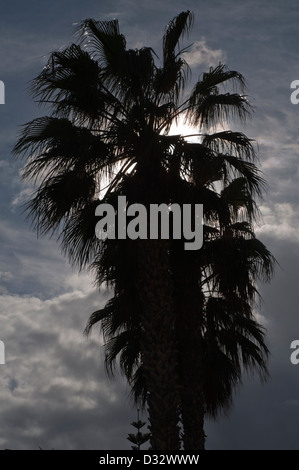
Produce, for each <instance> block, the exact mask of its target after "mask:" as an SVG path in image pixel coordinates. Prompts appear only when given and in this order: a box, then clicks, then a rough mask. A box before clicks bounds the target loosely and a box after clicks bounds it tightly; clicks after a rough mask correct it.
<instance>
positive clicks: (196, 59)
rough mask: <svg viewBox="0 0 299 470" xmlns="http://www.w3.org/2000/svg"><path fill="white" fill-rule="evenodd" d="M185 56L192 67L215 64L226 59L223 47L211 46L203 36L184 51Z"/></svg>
mask: <svg viewBox="0 0 299 470" xmlns="http://www.w3.org/2000/svg"><path fill="white" fill-rule="evenodd" d="M184 58H185V60H186V61H187V63H188V64H189V65H190V67H197V66H198V65H202V64H205V65H208V66H215V65H218V64H219V62H224V61H225V54H224V52H223V51H222V50H221V49H212V48H210V47H209V46H208V45H207V43H206V40H205V39H204V38H202V39H201V40H200V41H195V42H194V43H193V44H192V46H191V47H190V49H189V50H187V51H186V52H185V53H184Z"/></svg>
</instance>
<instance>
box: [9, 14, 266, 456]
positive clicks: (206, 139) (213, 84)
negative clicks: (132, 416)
mask: <svg viewBox="0 0 299 470" xmlns="http://www.w3.org/2000/svg"><path fill="white" fill-rule="evenodd" d="M192 22H193V16H192V14H191V12H190V11H186V12H182V13H180V14H179V15H178V16H176V17H175V18H174V19H173V20H172V21H171V22H170V23H169V24H168V26H167V28H166V31H165V34H164V37H163V57H162V60H161V62H160V63H159V62H158V59H157V56H156V55H155V53H154V51H153V50H152V49H151V48H149V47H143V48H141V49H134V50H133V49H127V48H126V40H125V37H124V36H123V35H122V34H121V33H120V31H119V25H118V22H117V21H116V20H113V21H104V22H103V21H95V20H93V19H87V20H85V21H83V22H82V23H81V25H80V27H79V29H78V41H79V44H72V45H71V46H69V47H67V48H66V49H64V50H63V51H60V52H54V53H52V54H51V56H50V59H49V61H48V64H47V65H46V67H45V68H44V69H43V71H42V72H41V74H40V75H39V76H38V77H37V78H36V79H35V80H34V81H33V83H32V93H33V95H34V97H35V98H37V99H38V100H39V102H40V103H41V104H46V105H48V106H49V108H50V110H51V111H50V113H49V115H48V116H45V117H41V118H37V119H34V120H33V121H31V122H30V123H28V124H26V125H25V126H24V129H23V131H22V134H21V136H20V139H19V141H18V142H17V144H16V146H15V152H16V153H17V154H23V155H27V163H26V165H25V168H24V178H26V179H30V178H31V179H33V180H35V181H36V182H38V184H39V186H38V189H37V191H36V192H35V194H34V195H33V197H32V199H31V200H30V201H29V203H28V206H27V208H28V214H29V217H30V218H31V220H32V222H33V225H34V226H35V228H36V229H37V230H38V233H40V234H42V235H44V234H46V233H50V234H55V235H57V237H58V239H59V240H60V242H61V246H62V249H63V251H64V253H65V254H66V256H67V257H68V258H69V260H70V261H71V263H73V264H74V265H76V266H78V267H79V269H84V268H86V267H88V266H90V265H92V266H93V267H94V268H95V270H96V271H95V272H96V276H97V281H98V284H99V285H100V284H101V283H103V282H106V283H108V284H109V285H110V286H111V287H112V288H113V289H114V295H113V297H112V299H111V300H110V301H109V302H108V304H107V306H106V307H105V309H104V310H103V311H100V312H95V314H93V315H92V317H91V319H90V322H89V325H88V329H90V327H91V326H92V325H93V324H94V323H95V322H96V321H98V320H101V321H102V322H103V328H104V331H106V333H107V335H106V336H107V338H108V345H107V354H108V355H107V363H108V364H109V361H110V360H112V363H113V359H114V357H115V351H116V350H118V351H119V352H121V364H122V367H123V369H124V371H125V372H126V374H127V376H128V378H129V380H130V381H131V383H132V384H133V387H134V389H135V390H139V391H140V393H143V392H142V390H143V391H144V394H143V396H144V398H145V399H146V402H147V406H148V412H149V421H150V431H151V447H152V448H153V449H160V450H165V449H168V450H170V449H171V450H175V449H179V448H180V436H179V432H180V429H179V420H180V419H182V421H183V426H184V433H185V447H186V448H193V447H194V448H195V449H197V448H203V446H204V433H203V425H202V423H203V414H204V412H205V409H204V405H203V403H204V400H203V393H204V392H203V390H204V378H203V371H204V368H203V358H204V355H205V354H206V350H207V344H212V343H211V340H210V336H211V331H212V329H211V327H210V325H211V324H212V323H213V322H214V323H215V322H216V323H217V322H218V317H217V316H215V315H214V316H212V315H209V318H210V321H209V322H207V319H206V316H207V313H205V312H210V310H211V309H210V308H209V309H208V308H207V305H210V304H209V303H208V301H207V300H206V298H205V296H204V290H203V288H204V286H205V285H207V286H208V289H211V286H213V290H211V292H212V294H211V295H210V297H214V296H216V297H217V296H218V297H219V298H223V303H222V304H221V308H220V307H219V308H220V310H219V311H224V310H225V309H224V305H226V306H227V305H231V304H232V302H233V300H234V299H233V294H235V296H236V297H237V298H238V299H239V298H240V300H242V302H243V303H244V305H245V304H246V302H247V303H248V302H249V301H250V302H252V298H253V297H252V295H251V292H253V291H254V292H255V287H254V281H255V279H256V277H255V275H257V274H259V269H260V273H263V272H264V265H263V264H260V265H259V264H258V263H257V267H256V269H257V270H256V271H255V272H253V273H251V271H250V270H249V271H250V273H249V275H248V276H247V277H246V273H247V271H246V270H245V271H244V273H243V274H244V276H245V277H244V279H245V280H244V285H242V289H243V290H241V287H239V284H238V282H236V280H233V279H232V281H231V284H229V286H228V285H226V284H225V282H224V279H223V275H225V273H224V272H223V270H222V271H221V262H220V261H219V262H218V263H217V259H216V258H215V256H213V254H212V252H213V249H215V250H217V249H218V248H219V246H221V241H223V240H224V239H226V238H227V234H228V233H233V237H234V239H235V238H236V233H235V234H234V228H233V223H237V220H238V214H239V212H240V210H241V211H243V212H244V214H245V216H247V219H248V221H249V222H250V221H251V219H252V217H253V214H254V210H255V204H254V195H255V194H259V192H260V187H261V184H262V180H261V179H260V176H259V175H258V171H257V168H256V166H255V164H254V162H253V160H254V157H255V155H254V149H253V146H252V144H251V141H250V140H249V139H248V138H247V137H246V136H245V135H243V134H241V133H238V132H231V131H223V132H218V133H215V132H214V133H212V134H211V133H209V130H210V128H211V126H213V125H216V124H218V123H221V121H223V119H225V120H228V119H229V118H230V117H235V118H240V119H241V120H242V119H245V118H246V116H247V115H249V114H250V105H249V103H248V101H247V98H246V96H244V94H243V89H244V84H245V83H244V78H243V77H242V75H241V74H239V73H238V72H235V71H230V70H228V69H227V68H226V67H225V66H224V65H223V64H219V65H218V66H217V67H215V68H210V70H209V72H208V73H205V74H203V75H202V77H200V78H199V80H198V81H197V82H196V84H195V86H194V88H193V90H192V91H191V93H190V94H189V95H186V94H185V89H186V84H187V79H188V74H189V68H188V65H187V63H186V61H185V60H184V58H183V54H184V52H185V49H182V48H181V46H180V41H181V39H182V38H183V36H184V35H185V34H187V33H188V32H189V31H190V29H191V27H192ZM230 84H232V86H234V87H235V90H233V92H227V91H225V90H224V91H222V88H223V86H225V85H228V86H229V85H230ZM238 87H240V91H241V93H239V92H238ZM180 116H184V117H185V118H186V120H187V122H188V123H189V124H190V125H192V126H195V127H197V129H198V131H197V132H199V134H198V135H199V136H201V143H198V144H190V143H188V142H187V140H186V139H185V138H184V137H183V136H181V135H177V136H172V135H169V131H170V128H171V125H172V123H173V122H176V120H177V119H178V118H179V117H180ZM218 182H221V183H222V184H223V189H222V192H221V193H219V191H218V190H217V188H216V186H215V185H217V183H218ZM118 195H126V196H127V200H128V202H129V203H134V202H139V203H142V204H144V205H145V206H146V207H148V205H149V204H152V203H158V204H159V203H162V202H163V203H167V204H169V203H171V202H173V201H175V202H177V203H179V204H183V203H191V204H195V203H202V204H204V208H205V214H204V215H205V222H206V225H207V227H208V228H207V230H206V238H205V239H206V241H207V242H208V243H209V247H210V248H211V249H210V250H209V248H208V247H207V249H205V250H203V253H201V252H199V253H197V254H196V255H195V256H194V257H191V254H190V253H188V252H186V251H183V249H182V243H180V241H178V243H174V241H172V240H160V239H158V240H106V241H105V240H104V241H103V240H101V241H100V240H98V239H97V238H96V236H95V230H94V228H95V217H94V213H95V208H96V206H97V205H98V204H99V199H100V200H101V201H103V202H110V203H111V204H115V203H116V200H117V196H118ZM235 232H236V231H235ZM237 239H238V240H239V239H240V235H238V238H237ZM182 241H183V240H182ZM217 242H219V243H218V244H217ZM246 246H247V245H246ZM252 248H253V247H252ZM233 249H236V247H235V246H233V248H232V250H233ZM200 251H201V250H200ZM208 255H209V256H211V258H209V259H208ZM265 261H267V262H268V264H269V263H270V264H271V259H270V257H268V258H267V259H266V258H265ZM261 266H262V267H261ZM249 268H250V266H249ZM204 279H205V281H204ZM234 282H235V284H234ZM246 282H247V287H246ZM243 291H244V292H243ZM249 291H250V292H249ZM248 296H249V297H248ZM219 305H220V304H219ZM226 308H227V307H226ZM245 310H246V309H244V308H243V310H242V313H243V314H242V317H244V315H245V314H244V312H245ZM249 310H250V309H249ZM234 311H235V310H233V311H232V312H234ZM231 315H233V313H232V314H231ZM249 317H250V315H249ZM249 317H248V318H249ZM231 318H232V317H231V316H230V315H228V316H227V322H226V321H223V324H222V329H223V328H224V326H223V325H228V324H231V323H229V322H232V320H231ZM216 323H215V324H216ZM244 324H245V320H244ZM207 325H209V326H207ZM217 325H218V323H217ZM238 325H239V324H238ZM217 328H218V329H217ZM217 328H216V326H215V327H214V330H215V332H216V331H217V332H218V330H219V328H220V327H217ZM234 328H235V329H236V328H237V324H236V325H235V326H234ZM246 328H247V329H246ZM246 328H245V330H244V331H243V330H242V334H243V336H244V338H246V337H247V336H248V335H249V336H253V337H255V338H256V339H257V341H258V342H259V341H260V343H259V344H260V345H262V344H263V343H262V336H261V335H260V336H258V334H257V333H258V331H257V329H258V327H257V325H256V324H251V323H250V322H249V323H247V324H246ZM214 330H213V331H214ZM234 331H235V330H234ZM115 334H116V337H115ZM215 334H216V333H215ZM217 334H218V333H217ZM221 334H222V333H221ZM242 334H239V335H237V333H236V334H235V337H236V340H238V341H241V339H240V338H241V336H242ZM222 336H223V335H222ZM217 338H218V337H217ZM217 338H216V337H215V338H214V340H215V341H216V342H217V341H218V346H219V350H221V351H222V350H223V348H224V349H225V351H224V353H225V354H226V355H227V357H228V358H229V360H231V361H232V362H233V359H234V360H235V363H236V364H237V365H238V360H240V353H239V352H238V353H235V355H233V354H232V352H231V351H232V350H231V348H229V347H226V346H223V343H222V342H221V340H220V339H217ZM236 347H237V349H238V348H239V346H236ZM221 348H222V349H221ZM238 351H240V349H238ZM222 352H223V351H222ZM241 352H242V349H241ZM230 354H231V355H232V356H230ZM232 357H233V359H232ZM250 357H251V356H250ZM261 357H262V356H261ZM252 361H253V363H255V361H254V359H252ZM249 362H250V361H249ZM110 363H111V362H110ZM182 371H183V376H182ZM194 372H195V373H194ZM232 376H233V375H232ZM192 377H193V379H192ZM195 377H196V380H195ZM191 379H192V386H191V387H190V383H191V382H190V380H191ZM188 387H189V388H192V390H193V392H192V396H191V395H190V391H189V390H188ZM187 392H188V393H187ZM137 394H138V392H137ZM189 398H190V399H191V398H192V399H191V401H190V402H189V407H188V400H189ZM191 403H192V405H191ZM190 406H192V408H194V407H196V408H197V409H198V410H199V411H198V413H194V419H195V416H196V419H195V420H194V419H193V418H192V419H191V414H192V413H191V411H192V410H191V408H190ZM195 427H197V430H196V436H195ZM186 436H189V437H186ZM192 436H193V437H192ZM190 446H191V447H190Z"/></svg>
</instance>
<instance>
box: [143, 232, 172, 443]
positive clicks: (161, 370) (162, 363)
mask: <svg viewBox="0 0 299 470" xmlns="http://www.w3.org/2000/svg"><path fill="white" fill-rule="evenodd" d="M168 243H169V242H168V240H139V248H140V253H139V259H140V279H139V281H140V289H139V291H140V293H141V295H142V299H141V300H142V304H143V309H142V312H141V324H142V328H143V330H142V337H141V354H142V361H143V367H144V371H145V379H146V384H147V389H148V400H147V403H148V412H149V421H150V431H151V447H152V449H154V450H178V449H179V448H180V438H179V425H178V422H179V392H178V379H177V348H176V344H175V338H174V327H175V309H174V304H173V286H172V282H171V278H170V274H169V255H168Z"/></svg>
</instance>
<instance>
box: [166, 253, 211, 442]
mask: <svg viewBox="0 0 299 470" xmlns="http://www.w3.org/2000/svg"><path fill="white" fill-rule="evenodd" d="M192 256H193V255H192V254H191V255H190V253H186V252H185V251H182V250H180V251H179V252H178V251H177V250H176V252H175V254H174V256H173V270H174V279H175V283H176V296H175V298H176V312H177V319H176V334H177V338H178V344H179V370H180V385H181V398H180V400H181V420H182V423H183V427H184V434H183V442H184V449H185V450H204V448H205V433H204V415H205V406H204V396H203V371H202V361H203V351H202V334H201V322H202V305H203V295H202V292H201V290H200V288H199V285H198V280H197V278H198V276H197V274H196V269H194V264H193V260H192V258H191V257H192Z"/></svg>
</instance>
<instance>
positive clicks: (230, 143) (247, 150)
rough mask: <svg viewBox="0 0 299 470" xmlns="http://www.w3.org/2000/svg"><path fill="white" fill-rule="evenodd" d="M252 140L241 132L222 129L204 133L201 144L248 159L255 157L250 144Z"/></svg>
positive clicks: (215, 150)
mask: <svg viewBox="0 0 299 470" xmlns="http://www.w3.org/2000/svg"><path fill="white" fill-rule="evenodd" d="M252 142H253V140H252V139H248V137H247V136H246V135H245V134H243V133H242V132H233V131H222V132H216V133H214V134H205V136H204V138H203V140H202V144H203V145H204V146H207V147H208V148H210V149H211V150H213V151H214V152H216V153H222V154H229V155H234V156H237V157H239V158H242V159H246V160H248V161H254V160H255V159H256V157H257V154H256V150H255V148H254V146H253V144H252Z"/></svg>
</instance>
